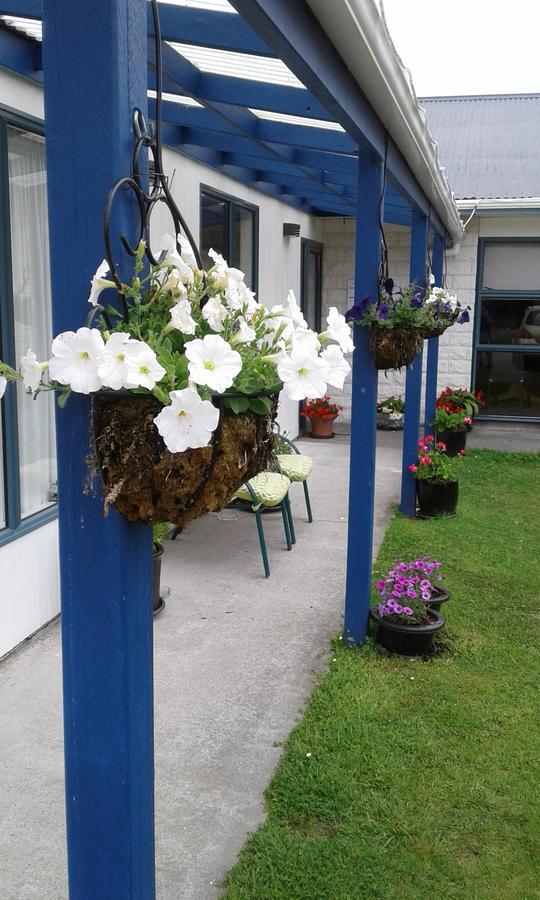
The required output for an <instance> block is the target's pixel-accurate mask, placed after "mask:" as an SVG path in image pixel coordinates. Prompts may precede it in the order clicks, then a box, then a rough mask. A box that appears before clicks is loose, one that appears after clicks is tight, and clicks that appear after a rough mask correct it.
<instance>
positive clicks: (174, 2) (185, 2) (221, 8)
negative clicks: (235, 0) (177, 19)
mask: <svg viewBox="0 0 540 900" xmlns="http://www.w3.org/2000/svg"><path fill="white" fill-rule="evenodd" d="M159 2H160V3H167V4H168V5H169V6H191V7H194V8H195V9H212V10H216V11H217V12H229V13H234V14H235V15H237V12H236V10H235V9H234V7H232V6H231V4H230V3H228V2H227V0H159Z"/></svg>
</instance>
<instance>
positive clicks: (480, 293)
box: [471, 236, 540, 424]
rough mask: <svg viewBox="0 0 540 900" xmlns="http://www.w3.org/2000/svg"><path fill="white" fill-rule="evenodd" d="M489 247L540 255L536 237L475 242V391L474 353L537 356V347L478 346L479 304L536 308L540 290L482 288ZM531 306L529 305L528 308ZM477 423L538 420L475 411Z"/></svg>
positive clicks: (496, 238) (485, 238)
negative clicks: (524, 303) (505, 302)
mask: <svg viewBox="0 0 540 900" xmlns="http://www.w3.org/2000/svg"><path fill="white" fill-rule="evenodd" d="M493 244H537V245H538V250H539V252H540V237H502V236H497V237H480V238H478V253H477V263H476V290H475V311H474V327H473V353H472V364H471V385H473V389H475V388H476V363H477V356H478V353H482V352H485V351H487V352H490V351H493V352H503V353H525V354H527V355H528V354H532V353H540V345H538V346H537V347H533V346H531V345H521V346H519V345H516V344H485V343H481V342H480V320H481V312H482V301H483V300H484V299H487V298H491V299H497V298H498V297H500V298H501V299H513V298H516V299H517V300H531V301H534V300H538V303H539V304H540V290H538V291H518V290H505V291H498V290H493V289H491V288H484V286H483V285H484V260H485V252H486V246H488V245H493ZM531 305H532V304H531ZM477 418H478V419H483V420H484V421H486V422H489V421H492V422H534V423H535V424H538V421H539V418H538V416H495V415H490V414H484V413H482V410H480V411H479V413H478V415H477Z"/></svg>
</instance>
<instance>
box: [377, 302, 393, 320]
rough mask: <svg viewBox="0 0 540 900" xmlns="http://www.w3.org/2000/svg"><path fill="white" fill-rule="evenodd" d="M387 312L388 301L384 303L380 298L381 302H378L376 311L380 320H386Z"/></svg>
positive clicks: (388, 311)
mask: <svg viewBox="0 0 540 900" xmlns="http://www.w3.org/2000/svg"><path fill="white" fill-rule="evenodd" d="M389 313H390V309H389V307H388V303H385V302H384V300H381V302H380V304H379V310H378V313H377V315H378V316H379V319H380V320H381V322H386V320H387V318H388V315H389Z"/></svg>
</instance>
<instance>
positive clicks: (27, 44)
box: [0, 23, 43, 84]
mask: <svg viewBox="0 0 540 900" xmlns="http://www.w3.org/2000/svg"><path fill="white" fill-rule="evenodd" d="M0 67H2V68H5V69H9V70H11V71H12V72H17V74H18V75H22V76H23V78H28V79H30V81H36V82H38V83H39V84H41V83H42V82H43V72H42V71H41V45H40V44H38V43H37V42H36V41H31V40H29V39H28V38H26V37H24V35H22V34H18V33H17V32H16V31H12V30H11V29H10V28H7V27H6V26H5V25H2V24H1V23H0Z"/></svg>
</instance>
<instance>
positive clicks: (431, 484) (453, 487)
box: [409, 434, 465, 519]
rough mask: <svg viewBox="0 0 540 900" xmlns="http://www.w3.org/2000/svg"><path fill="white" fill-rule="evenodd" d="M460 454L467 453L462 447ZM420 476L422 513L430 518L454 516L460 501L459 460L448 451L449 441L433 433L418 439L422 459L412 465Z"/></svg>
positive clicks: (419, 504) (419, 487)
mask: <svg viewBox="0 0 540 900" xmlns="http://www.w3.org/2000/svg"><path fill="white" fill-rule="evenodd" d="M459 456H465V451H464V450H461V451H460V453H459ZM409 472H410V473H411V475H412V476H413V477H414V478H415V479H416V492H417V497H418V506H419V512H418V514H419V515H420V516H422V517H423V518H426V519H431V518H435V517H438V516H453V515H455V513H456V508H457V503H458V492H459V485H458V477H457V459H451V458H450V457H449V456H448V455H447V453H446V444H445V443H444V442H443V441H435V438H434V437H433V435H431V434H428V435H427V437H425V438H421V439H420V440H419V441H418V462H417V463H416V464H412V465H410V466H409Z"/></svg>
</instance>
